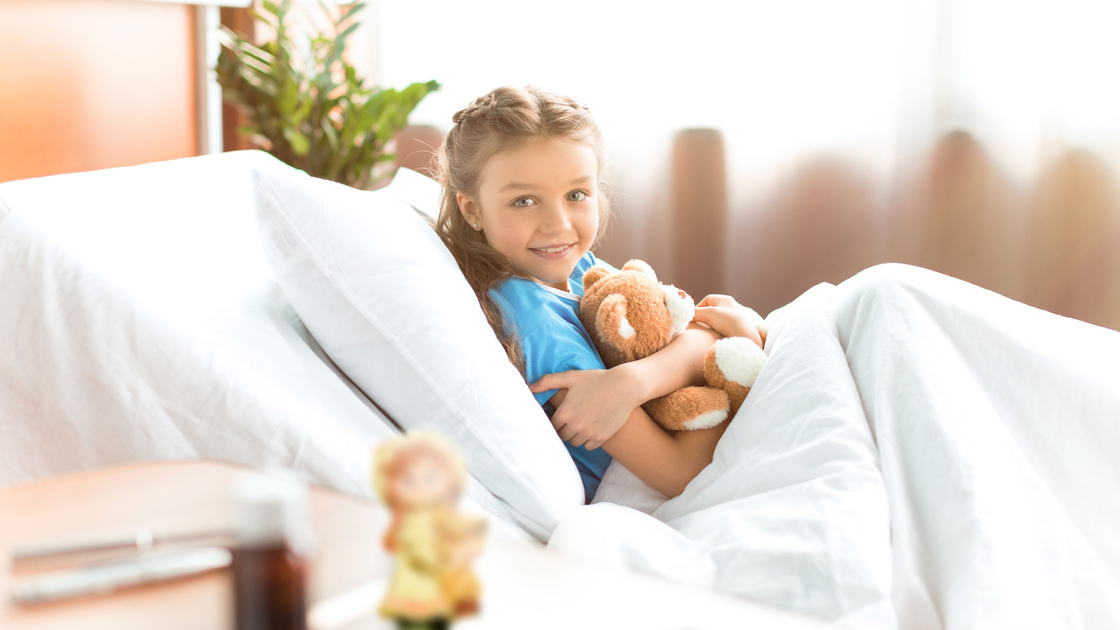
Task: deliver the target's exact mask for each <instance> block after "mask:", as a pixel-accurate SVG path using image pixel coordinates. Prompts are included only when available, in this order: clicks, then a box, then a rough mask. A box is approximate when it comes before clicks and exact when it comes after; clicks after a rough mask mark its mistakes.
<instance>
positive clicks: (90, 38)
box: [0, 0, 199, 182]
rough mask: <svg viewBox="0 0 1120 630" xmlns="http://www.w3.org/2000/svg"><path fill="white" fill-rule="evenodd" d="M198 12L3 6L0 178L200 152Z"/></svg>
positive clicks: (123, 6) (42, 0) (110, 0)
mask: <svg viewBox="0 0 1120 630" xmlns="http://www.w3.org/2000/svg"><path fill="white" fill-rule="evenodd" d="M194 9H195V8H194V7H192V6H189V5H185V4H168V3H163V2H139V1H136V0H4V1H3V2H0V95H2V96H0V182H3V181H9V180H13V179H23V178H27V177H37V176H41V175H52V174H57V173H71V172H76V171H85V170H92V169H100V168H109V167H114V166H129V165H133V164H141V163H144V162H151V161H155V160H167V159H172V158H177V157H187V156H192V155H197V154H198V153H199V140H198V136H199V134H198V125H199V123H198V120H199V116H198V106H197V94H196V90H197V87H196V62H195V59H196V50H195V34H194V26H195V25H194V19H195V18H194V16H195V10H194Z"/></svg>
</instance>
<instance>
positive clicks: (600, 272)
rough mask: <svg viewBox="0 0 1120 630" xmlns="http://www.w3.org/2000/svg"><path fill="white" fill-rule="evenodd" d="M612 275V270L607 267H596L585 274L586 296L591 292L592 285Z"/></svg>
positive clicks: (584, 287) (584, 289)
mask: <svg viewBox="0 0 1120 630" xmlns="http://www.w3.org/2000/svg"><path fill="white" fill-rule="evenodd" d="M610 274H611V270H610V269H607V268H606V267H603V266H600V265H595V266H594V267H592V268H590V269H588V270H587V271H585V272H583V292H584V294H586V293H587V292H588V291H590V290H591V285H593V284H595V283H596V282H598V281H600V280H602V279H603V278H606V277H607V276H609V275H610Z"/></svg>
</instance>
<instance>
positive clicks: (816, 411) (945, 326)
mask: <svg viewBox="0 0 1120 630" xmlns="http://www.w3.org/2000/svg"><path fill="white" fill-rule="evenodd" d="M770 321H771V325H772V329H771V333H770V338H769V339H768V341H767V351H768V352H769V355H770V360H769V363H768V364H767V366H766V368H765V369H764V370H763V372H762V374H761V375H760V377H759V380H758V383H757V385H756V387H755V388H754V390H752V392H751V394H750V396H749V397H748V398H747V401H746V403H745V405H744V407H743V409H742V410H741V411H740V412H739V414H738V415H737V416H736V417H735V419H734V420H733V421H732V423H731V425H730V427H729V428H728V430H727V433H726V434H725V436H724V437H723V439H722V440H721V442H720V444H719V446H718V448H717V450H716V453H715V460H714V462H713V464H712V465H711V466H709V467H708V468H707V469H705V470H704V471H703V472H702V473H701V474H700V476H698V477H697V478H696V479H695V480H694V481H693V482H692V484H691V485H690V486H689V487H688V488H687V490H686V491H685V492H684V494H682V495H681V496H680V497H677V498H676V499H673V500H671V501H667V502H664V503H663V504H662V503H661V502H660V501H658V500H657V497H656V495H655V494H652V491H651V490H649V489H648V488H645V487H644V486H643V485H642V484H641V483H640V482H637V480H636V479H634V478H633V477H632V476H629V477H628V476H627V475H628V473H626V471H625V469H621V468H620V467H617V466H616V467H614V468H612V469H611V470H610V471H609V472H608V479H607V480H605V482H604V487H603V489H601V490H600V496H599V497H597V501H600V502H598V503H597V504H595V505H592V506H588V507H586V508H583V509H581V510H579V511H577V513H576V514H575V515H573V516H571V517H569V518H568V519H567V520H566V521H564V522H563V523H562V524H561V527H560V529H559V530H558V531H557V533H556V535H555V536H554V537H553V539H552V542H551V543H550V547H552V548H555V549H559V550H562V551H565V552H568V553H574V554H579V555H583V556H588V557H591V558H593V559H597V560H599V561H604V560H605V561H608V562H617V563H622V564H629V565H632V566H639V567H642V568H644V569H647V570H653V571H656V572H660V573H662V574H664V575H666V576H668V577H671V578H673V579H678V580H682V581H686V582H691V583H699V584H713V585H715V586H716V587H717V588H719V589H721V590H725V591H729V592H733V593H736V594H740V595H744V596H747V597H750V598H752V599H755V600H758V601H762V602H768V603H773V604H776V605H779V606H782V607H786V608H790V609H793V610H798V611H802V612H806V613H810V614H813V615H817V616H820V617H824V618H827V619H831V620H836V621H839V622H842V623H845V624H850V625H853V626H860V627H877V628H894V627H901V628H1115V627H1120V539H1118V534H1120V334H1118V333H1116V332H1112V331H1108V330H1105V329H1102V328H1097V327H1094V326H1090V325H1088V324H1084V323H1081V322H1077V321H1074V320H1069V319H1065V318H1061V317H1058V316H1055V315H1052V314H1049V313H1045V312H1043V311H1039V310H1036V309H1033V308H1029V307H1026V306H1024V305H1022V304H1019V303H1016V302H1013V301H1011V300H1008V299H1006V298H1003V297H1000V296H998V295H996V294H993V293H990V292H987V291H984V290H982V289H979V288H977V287H974V286H972V285H968V284H965V283H962V282H959V281H956V280H953V279H950V278H947V277H945V276H941V275H938V274H935V273H932V272H928V271H924V270H919V269H914V268H911V267H904V266H898V265H890V266H882V267H877V268H874V269H871V270H869V271H866V272H864V273H862V274H860V275H858V276H856V277H855V278H853V279H851V280H849V281H847V282H845V283H843V284H841V285H840V286H837V287H832V286H829V285H821V286H818V287H816V288H814V289H812V290H811V291H809V292H807V293H806V294H805V295H803V296H801V297H800V298H798V299H797V300H796V301H795V302H793V303H791V304H790V305H788V306H787V307H785V308H784V309H782V310H781V311H780V312H778V313H776V314H773V315H771V318H770ZM662 499H663V497H662ZM607 501H618V502H620V503H623V504H629V505H632V506H633V507H634V508H637V509H631V508H626V507H621V506H619V505H614V504H611V503H609V502H607ZM637 510H643V511H650V512H652V514H653V516H654V517H656V518H657V519H658V520H657V521H653V520H652V519H649V518H648V517H646V516H645V515H644V514H641V513H640V512H639V511H637Z"/></svg>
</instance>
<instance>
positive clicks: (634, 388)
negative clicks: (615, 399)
mask: <svg viewBox="0 0 1120 630" xmlns="http://www.w3.org/2000/svg"><path fill="white" fill-rule="evenodd" d="M641 367H642V366H641V361H632V362H630V363H621V364H619V365H616V366H614V367H613V368H611V371H613V372H615V373H616V374H618V376H619V377H620V378H622V379H623V382H622V387H621V390H622V391H621V392H619V393H620V395H623V396H627V397H629V398H630V401H629V402H631V403H633V406H634V408H637V407H640V406H642V405H643V404H645V403H646V401H649V400H651V399H653V398H656V396H654V395H653V393H652V391H651V387H652V385H651V383H650V381H649V379H648V378H644V377H643V376H642V370H641Z"/></svg>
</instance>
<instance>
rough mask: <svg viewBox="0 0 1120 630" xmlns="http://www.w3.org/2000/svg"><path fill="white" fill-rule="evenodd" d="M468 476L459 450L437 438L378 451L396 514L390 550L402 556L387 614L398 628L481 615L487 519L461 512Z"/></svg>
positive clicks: (383, 489)
mask: <svg viewBox="0 0 1120 630" xmlns="http://www.w3.org/2000/svg"><path fill="white" fill-rule="evenodd" d="M466 478H467V473H466V470H465V469H464V468H463V464H462V462H461V460H460V458H459V455H458V453H457V452H456V451H455V449H454V447H452V446H451V445H450V444H449V443H448V442H447V441H446V440H444V439H443V438H441V437H440V436H438V435H436V434H432V433H421V432H413V433H410V434H408V435H405V436H402V437H399V438H395V439H393V440H390V441H388V442H386V443H384V444H382V445H381V446H380V447H378V448H377V450H376V452H375V453H374V469H373V487H374V489H375V490H376V492H377V494H378V495H380V496H381V498H382V500H384V501H385V504H386V505H387V506H388V507H389V510H390V511H391V512H392V520H391V522H390V524H389V529H388V531H387V532H386V533H385V538H384V545H385V548H386V549H387V550H388V551H389V552H390V553H394V554H396V555H397V565H396V567H395V568H394V570H393V579H392V582H391V583H390V584H389V591H388V593H387V594H386V595H385V599H384V600H383V601H382V602H381V608H380V613H381V615H382V616H383V617H386V618H390V619H396V621H397V627H398V628H416V629H419V628H425V629H433V630H435V629H442V628H447V627H449V625H450V623H451V621H453V620H454V619H457V618H459V617H463V616H466V615H470V614H475V613H477V612H478V609H479V606H478V598H479V594H480V587H479V583H478V578H477V577H475V574H474V571H473V570H472V569H471V566H470V564H471V562H473V561H474V559H475V558H476V557H477V556H478V555H479V553H480V552H481V551H482V545H483V541H484V534H485V530H486V521H485V520H483V519H481V518H475V517H471V516H466V515H463V514H459V513H458V512H457V511H456V510H455V506H456V503H458V500H459V497H460V495H461V494H462V492H463V485H464V484H465V483H466Z"/></svg>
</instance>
